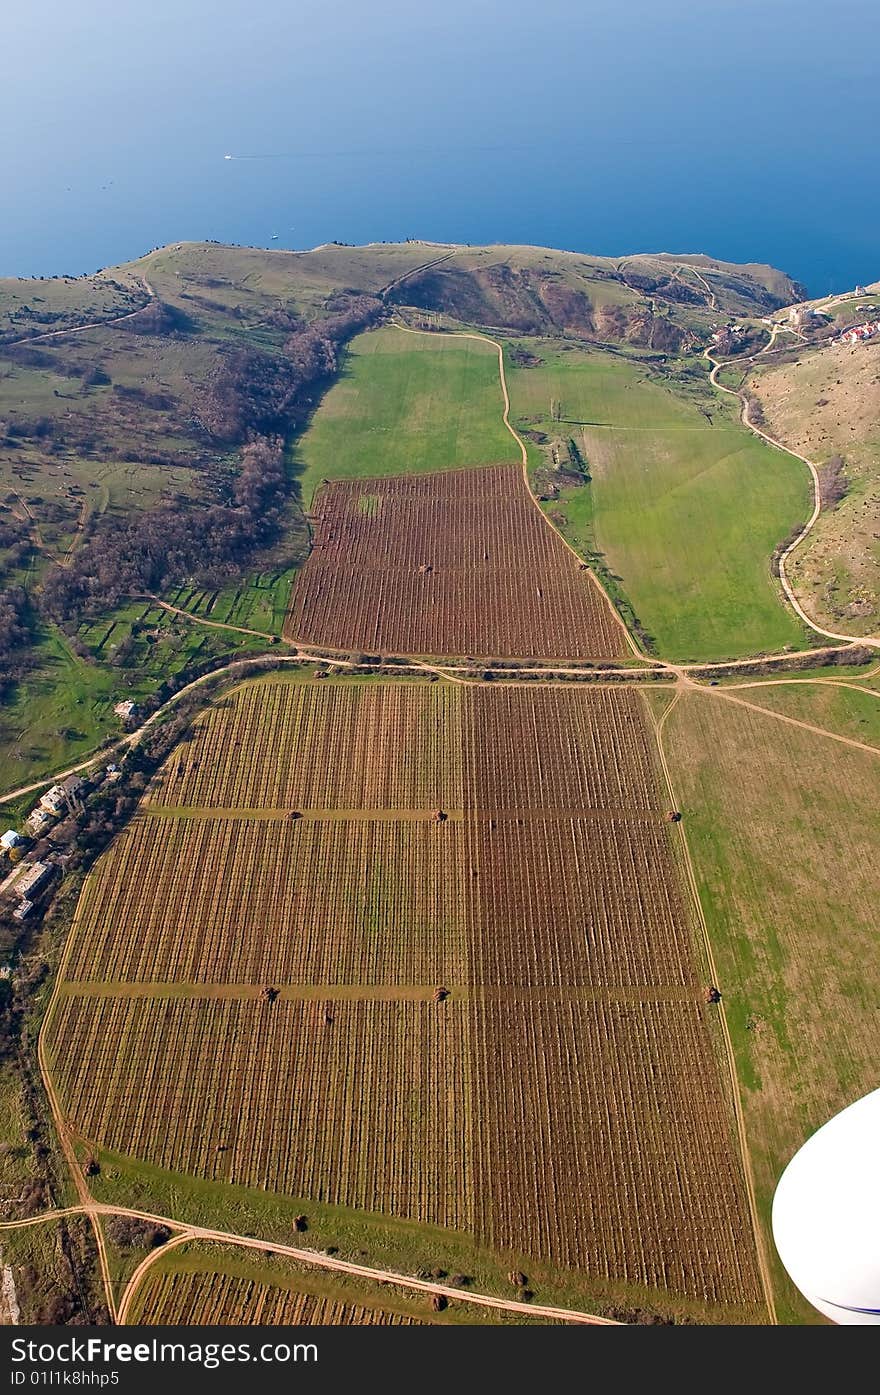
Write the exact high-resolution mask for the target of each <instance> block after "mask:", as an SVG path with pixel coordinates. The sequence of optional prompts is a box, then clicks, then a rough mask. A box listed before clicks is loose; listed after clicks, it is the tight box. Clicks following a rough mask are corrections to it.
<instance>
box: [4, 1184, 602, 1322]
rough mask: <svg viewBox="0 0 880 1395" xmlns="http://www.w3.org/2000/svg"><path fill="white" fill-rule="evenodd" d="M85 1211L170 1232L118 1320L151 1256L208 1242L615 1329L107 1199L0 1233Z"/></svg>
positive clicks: (594, 1317) (594, 1318)
mask: <svg viewBox="0 0 880 1395" xmlns="http://www.w3.org/2000/svg"><path fill="white" fill-rule="evenodd" d="M82 1215H88V1216H90V1217H92V1218H100V1217H103V1216H129V1217H131V1218H132V1219H133V1220H139V1221H146V1222H148V1223H150V1224H152V1225H161V1226H165V1227H167V1228H168V1229H169V1230H170V1231H172V1232H174V1233H173V1235H172V1238H171V1239H170V1240H169V1241H168V1242H167V1243H166V1244H165V1245H162V1246H159V1247H158V1248H156V1249H155V1250H152V1251H151V1252H150V1254H149V1255H147V1257H146V1259H144V1260H143V1261H142V1262H141V1263H140V1264H139V1265H138V1267H137V1269H136V1270H135V1271H134V1273H133V1274H132V1276H131V1278H130V1279H129V1281H128V1283H127V1285H126V1287H125V1290H124V1292H123V1294H122V1297H121V1299H120V1302H119V1304H118V1306H115V1308H114V1320H115V1321H116V1322H118V1323H119V1324H122V1323H125V1322H126V1321H127V1320H128V1317H129V1313H130V1311H131V1304H132V1300H133V1298H134V1296H135V1293H136V1292H137V1289H138V1287H139V1286H140V1282H141V1280H142V1278H143V1276H144V1274H146V1273H147V1272H148V1271H149V1269H150V1268H151V1267H152V1265H153V1264H154V1263H155V1262H156V1260H158V1259H160V1258H161V1256H162V1255H163V1254H166V1253H167V1251H168V1250H169V1249H170V1248H172V1247H174V1246H176V1245H184V1244H187V1243H189V1242H190V1241H193V1240H207V1241H211V1242H213V1243H216V1244H220V1245H229V1246H234V1247H236V1248H238V1249H244V1250H259V1251H260V1252H261V1253H265V1252H266V1251H269V1252H270V1253H272V1254H278V1255H282V1256H284V1257H285V1258H288V1259H295V1260H297V1261H298V1262H299V1263H301V1264H308V1265H311V1266H312V1267H313V1268H317V1269H327V1270H332V1271H334V1272H335V1273H337V1274H351V1275H353V1276H354V1277H355V1278H358V1279H369V1280H371V1281H373V1282H374V1283H379V1284H393V1285H394V1286H395V1287H398V1288H407V1289H415V1290H416V1291H417V1292H419V1293H431V1294H435V1293H436V1294H441V1295H442V1296H443V1297H444V1298H447V1299H450V1300H453V1301H455V1302H456V1303H472V1304H475V1305H476V1306H477V1307H481V1308H494V1309H496V1310H498V1311H502V1312H507V1313H522V1314H524V1315H526V1316H530V1317H546V1318H550V1319H556V1320H558V1321H561V1322H566V1323H579V1324H583V1325H586V1326H591V1327H619V1326H621V1324H620V1323H619V1322H616V1321H615V1320H614V1319H613V1318H606V1317H600V1316H599V1315H598V1314H595V1313H585V1312H582V1311H581V1310H580V1309H577V1308H558V1307H555V1306H552V1305H550V1304H544V1303H522V1302H520V1301H518V1300H517V1299H513V1298H497V1297H496V1296H495V1295H494V1294H490V1293H475V1292H473V1291H471V1290H470V1289H462V1288H453V1287H451V1286H450V1285H449V1284H441V1283H435V1282H433V1281H432V1280H428V1279H417V1278H416V1277H415V1276H414V1275H412V1274H399V1273H396V1272H395V1271H393V1270H388V1269H373V1268H370V1267H369V1266H368V1265H365V1264H355V1263H354V1262H352V1261H350V1260H347V1259H340V1258H339V1257H338V1256H337V1255H328V1254H323V1253H322V1252H321V1251H320V1250H307V1249H302V1248H300V1247H298V1246H295V1245H282V1244H279V1243H278V1242H276V1241H273V1240H258V1239H256V1238H255V1237H254V1236H251V1235H234V1234H231V1233H230V1232H229V1231H225V1230H213V1229H211V1228H210V1227H208V1226H201V1225H190V1224H189V1223H188V1222H186V1221H179V1220H175V1219H174V1218H173V1217H171V1216H160V1215H156V1214H155V1213H154V1212H151V1211H138V1210H135V1209H134V1208H133V1207H128V1206H111V1205H109V1204H107V1203H106V1202H101V1201H94V1200H93V1199H91V1198H90V1199H89V1204H88V1205H84V1204H83V1205H79V1206H67V1207H64V1208H62V1209H59V1210H55V1211H45V1212H43V1213H42V1214H41V1215H39V1216H31V1217H29V1218H28V1219H27V1220H24V1221H6V1222H3V1223H0V1234H2V1232H3V1231H4V1230H23V1229H24V1228H25V1227H27V1226H34V1225H44V1224H45V1223H46V1222H49V1221H53V1220H58V1219H60V1218H61V1217H63V1216H82Z"/></svg>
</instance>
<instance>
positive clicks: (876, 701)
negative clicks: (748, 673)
mask: <svg viewBox="0 0 880 1395" xmlns="http://www.w3.org/2000/svg"><path fill="white" fill-rule="evenodd" d="M741 681H742V680H741ZM847 682H858V678H855V679H850V680H847ZM734 691H735V692H736V696H737V697H741V698H744V699H746V701H748V702H754V703H756V704H757V706H758V707H766V708H767V709H768V710H770V711H772V712H779V713H781V714H782V715H783V716H785V717H794V718H795V719H796V720H797V721H800V722H809V723H810V724H811V725H812V726H814V727H825V728H827V730H828V731H831V732H835V733H836V734H837V735H839V736H846V737H848V738H849V739H850V740H851V741H861V742H864V744H865V745H867V746H876V747H877V748H878V751H880V692H868V691H865V690H863V689H862V688H853V687H848V686H845V685H844V684H843V683H839V682H810V681H806V682H805V681H804V680H803V679H801V680H800V681H796V680H795V679H791V680H789V681H788V682H783V681H777V682H774V683H771V684H769V685H766V686H765V685H764V684H762V685H761V686H760V687H756V688H752V687H746V688H743V689H741V690H734ZM878 776H880V770H878Z"/></svg>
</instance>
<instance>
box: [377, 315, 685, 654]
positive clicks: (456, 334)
mask: <svg viewBox="0 0 880 1395" xmlns="http://www.w3.org/2000/svg"><path fill="white" fill-rule="evenodd" d="M391 325H392V327H393V328H394V329H399V330H402V331H403V333H405V334H427V335H432V334H433V331H432V330H425V329H412V328H411V326H410V325H405V324H401V323H400V321H399V320H392V321H391ZM446 337H448V338H450V339H473V340H475V341H476V342H477V343H478V344H489V345H490V346H491V348H493V349H494V350H495V352H496V353H497V355H498V378H499V382H500V384H501V396H502V399H503V402H504V410H503V411H502V413H501V420H502V421H503V423H504V426H505V428H506V430H507V431H509V432H510V435H511V436H512V437H513V439H514V441H515V442H516V446H517V449H518V450H519V455H520V465H521V467H522V477H523V483H524V484H525V487H526V493H527V494H528V496H529V499H530V500H531V501H532V504H533V505H534V506H535V508H536V509H537V511H538V513H539V514H540V516H541V520H542V522H543V523H544V525H545V527H547V528H550V529H552V530H553V532H554V533H555V534H556V536H557V537H558V538H559V539H560V540H561V542H562V543H563V545H564V546H565V548H566V549H567V550H568V551H569V552H570V553H571V555H572V557H574V559H575V561H576V562H577V564H578V566H579V567H584V559H583V557H581V555H580V553H579V552H578V551H577V550H576V549H575V548H574V547H572V545H571V543H570V542H569V541H568V538H567V537H566V536H565V534H564V533H563V532H562V530H561V529H560V528H557V526H556V524H555V523H554V522H553V520H552V518H548V516H547V514H546V513H545V512H544V510H543V509H542V508H541V505H540V503H539V502H538V500H537V498H536V497H535V493H534V490H533V489H532V483H531V480H530V479H529V455H528V450H527V448H526V443H525V441H524V440H523V439H522V437H521V436H520V434H519V432H518V431H517V430H516V428H515V427H514V426H513V424H512V423H511V420H510V393H509V391H508V387H507V375H506V373H505V371H504V345H503V344H501V343H500V341H499V340H497V339H492V338H490V337H489V335H488V334H477V333H476V332H475V331H472V330H448V331H446ZM585 570H586V573H587V576H588V577H589V578H590V581H591V583H592V584H593V585H594V586H595V587H596V590H597V591H598V592H599V594H600V596H601V597H602V600H603V601H604V603H605V604H606V606H607V607H608V609H609V611H610V613H611V615H612V616H613V617H614V620H615V622H616V624H617V625H618V626H619V627H620V630H621V632H622V634H623V637H624V640H625V641H626V646H627V648H628V649H629V650H630V652H631V653H633V654H634V655H635V656H636V658H638V659H641V660H642V661H643V662H644V663H649V664H653V663H659V662H660V660H655V659H652V658H651V657H650V655H647V654H643V653H642V651H641V650H640V649H639V647H638V645H637V644H636V642H635V640H634V639H633V636H632V635H631V634H630V632H629V630H628V629H627V627H626V625H625V624H624V622H623V620H622V619H621V617H620V615H619V614H618V612H617V608H616V607H615V606H613V605H612V604H611V601H610V599H609V597H608V594H607V592H606V591H605V588H604V587H603V586H602V584H601V583H600V581H599V578H598V577H597V576H596V573H595V572H594V571H593V568H592V567H590V566H587V567H586V568H585Z"/></svg>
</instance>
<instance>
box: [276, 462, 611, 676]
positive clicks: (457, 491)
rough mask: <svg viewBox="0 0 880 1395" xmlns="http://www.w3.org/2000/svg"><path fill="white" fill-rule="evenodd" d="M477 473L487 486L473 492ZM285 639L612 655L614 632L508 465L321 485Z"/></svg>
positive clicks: (590, 584)
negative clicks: (310, 541)
mask: <svg viewBox="0 0 880 1395" xmlns="http://www.w3.org/2000/svg"><path fill="white" fill-rule="evenodd" d="M480 474H484V475H486V476H487V477H488V479H487V481H486V483H487V485H489V486H491V487H487V488H481V487H479V486H478V487H477V488H476V489H475V488H474V485H473V482H472V479H470V478H469V477H470V476H473V475H480ZM316 520H317V524H318V531H317V538H316V540H315V545H314V547H313V550H312V552H311V554H310V556H309V559H308V561H307V563H306V565H305V567H304V568H303V571H302V572H301V573H300V575H299V577H298V579H297V582H296V584H295V586H294V591H293V596H292V600H291V609H290V614H289V616H288V620H287V625H286V631H287V633H289V634H290V635H291V636H292V637H293V638H294V639H301V640H304V641H308V642H311V643H315V644H325V645H329V646H331V647H333V648H340V649H346V648H349V649H379V650H384V651H386V652H390V653H407V654H453V655H463V654H475V655H485V656H490V655H504V656H511V657H515V656H519V657H523V658H525V657H529V656H532V657H546V658H572V659H574V658H600V657H605V658H612V657H614V656H615V655H618V654H620V653H621V652H622V644H623V640H622V632H621V629H620V626H619V625H618V624H617V622H616V620H615V619H614V616H613V612H612V610H611V607H610V605H609V603H608V601H607V599H606V597H605V596H604V595H603V593H602V592H601V591H600V589H599V587H598V586H597V585H596V583H595V582H594V580H593V579H592V577H591V575H590V574H589V573H588V572H586V571H585V570H583V569H581V568H580V567H579V564H578V562H577V560H576V559H575V558H574V557H573V556H572V554H571V553H570V552H569V551H568V549H567V547H566V546H565V544H564V543H563V542H562V540H561V539H560V538H559V536H558V535H557V534H556V533H555V532H554V530H553V529H552V528H551V527H550V526H549V525H548V524H547V522H546V521H545V520H544V519H543V518H542V517H541V515H540V513H539V511H538V510H537V509H536V508H535V506H534V503H533V501H532V500H531V499H530V498H529V494H528V491H527V489H526V486H525V482H524V480H523V478H522V473H521V471H520V470H519V469H517V468H516V467H492V468H491V469H489V470H485V471H448V472H443V473H442V474H439V475H434V476H430V475H429V476H423V477H421V479H418V480H410V481H408V482H407V486H406V488H405V489H402V488H401V487H400V483H399V481H398V480H397V479H387V480H370V481H367V482H357V483H354V482H352V481H340V482H336V483H333V484H329V485H326V486H325V487H324V488H323V489H322V490H321V493H320V496H319V500H318V506H317V509H316Z"/></svg>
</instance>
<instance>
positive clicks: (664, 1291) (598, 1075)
mask: <svg viewBox="0 0 880 1395" xmlns="http://www.w3.org/2000/svg"><path fill="white" fill-rule="evenodd" d="M376 752H378V753H379V754H378V759H377V758H376ZM180 766H182V771H179V770H178V767H180ZM438 791H441V792H442V794H438ZM666 798H667V797H666V796H665V795H664V793H663V788H662V785H661V784H660V781H659V776H658V772H657V769H656V767H655V760H654V753H653V750H652V746H651V739H650V736H649V727H648V726H647V716H646V708H645V706H644V704H643V699H642V698H641V696H640V695H639V694H638V693H636V692H634V691H632V690H625V689H624V690H621V689H611V688H607V689H601V688H590V689H584V688H574V687H571V688H533V687H529V686H526V685H523V686H519V687H518V686H516V685H502V684H498V683H493V684H491V685H490V684H486V685H483V686H480V687H476V686H474V687H462V686H460V685H445V684H437V683H430V682H427V681H425V682H407V683H404V682H397V683H395V682H385V681H382V682H376V683H372V684H360V685H357V684H349V683H346V682H335V683H327V682H324V681H321V682H314V681H312V682H299V683H294V682H290V681H288V682H284V681H283V680H281V681H280V680H278V679H269V680H266V681H262V682H259V683H254V684H248V685H244V686H242V687H241V688H240V689H238V690H236V691H235V692H233V693H232V694H231V695H230V696H229V697H228V698H227V699H226V700H225V701H224V702H223V703H222V704H221V705H219V706H218V707H217V708H216V709H215V710H214V711H212V712H210V713H208V714H206V715H205V716H204V717H203V718H200V719H199V721H198V722H197V723H196V725H195V730H194V732H193V736H192V739H191V740H190V741H189V742H188V743H185V744H184V745H182V746H181V748H180V749H179V751H178V752H175V753H174V754H173V755H172V756H171V757H170V759H169V761H168V762H167V764H166V766H165V769H164V770H163V772H162V773H161V774H160V777H159V779H158V781H157V782H156V784H155V785H154V786H153V788H152V790H151V791H150V792H149V796H148V800H147V802H146V804H145V808H144V811H143V812H142V814H141V816H140V817H139V818H138V819H137V820H136V821H135V822H134V823H133V824H132V826H131V827H130V828H129V829H128V830H127V831H126V832H125V833H124V834H123V835H122V836H121V837H120V838H119V839H117V840H116V842H115V844H114V845H113V847H112V848H111V849H110V850H109V851H108V852H107V853H106V854H105V855H104V857H103V858H102V859H101V860H100V862H99V863H98V865H97V867H96V868H95V870H94V871H93V872H92V874H91V875H90V877H89V879H88V881H87V883H86V887H85V890H84V893H83V896H82V900H81V903H80V907H79V910H78V914H77V921H76V925H75V929H74V933H73V938H72V941H71V948H70V953H69V959H68V963H67V965H66V967H65V971H64V977H63V981H62V984H61V989H60V992H59V995H58V997H57V998H56V1000H55V1004H54V1006H53V1008H52V1010H51V1012H50V1014H49V1018H48V1021H47V1028H46V1031H47V1040H46V1045H47V1050H48V1054H49V1059H50V1064H51V1068H52V1071H53V1074H54V1076H55V1078H56V1080H57V1083H58V1086H59V1089H60V1093H61V1096H62V1099H63V1101H64V1103H65V1107H66V1109H67V1111H68V1113H69V1115H70V1118H71V1121H72V1124H73V1127H74V1129H75V1130H76V1132H77V1133H78V1134H79V1135H80V1136H81V1137H82V1139H83V1140H84V1143H85V1144H87V1145H88V1146H90V1147H92V1148H95V1149H100V1148H101V1147H104V1148H107V1149H108V1150H111V1151H113V1152H116V1153H122V1154H127V1155H130V1156H133V1157H135V1158H139V1159H143V1160H144V1161H146V1162H149V1163H152V1164H154V1165H157V1166H159V1167H162V1168H165V1169H168V1170H169V1171H176V1172H186V1173H190V1174H192V1175H193V1176H195V1177H201V1178H205V1179H208V1180H209V1181H211V1182H212V1183H223V1182H232V1183H240V1184H243V1185H247V1186H251V1187H258V1188H264V1189H266V1190H268V1191H273V1192H282V1193H284V1194H286V1195H293V1196H298V1197H303V1198H308V1197H312V1198H314V1199H315V1200H316V1201H319V1202H323V1203H327V1202H329V1203H332V1204H334V1205H338V1206H341V1207H346V1208H352V1209H354V1210H360V1211H370V1212H374V1213H377V1212H378V1213H385V1214H387V1215H390V1216H394V1217H396V1218H399V1219H401V1220H404V1221H412V1222H417V1223H418V1222H420V1223H424V1224H426V1225H436V1226H444V1227H449V1228H452V1229H455V1230H456V1231H458V1232H465V1233H469V1234H472V1235H473V1236H474V1238H475V1240H477V1241H478V1242H480V1243H482V1244H484V1245H487V1246H490V1247H492V1248H493V1250H494V1251H496V1252H500V1253H501V1254H507V1255H515V1256H516V1255H519V1256H523V1257H525V1258H528V1257H531V1258H532V1259H533V1260H534V1261H535V1263H536V1264H537V1263H540V1264H541V1265H543V1266H546V1272H551V1271H552V1272H557V1273H560V1272H564V1273H566V1274H568V1275H570V1276H575V1281H576V1282H577V1283H578V1284H582V1285H583V1286H584V1288H583V1292H584V1293H585V1294H595V1293H597V1292H598V1293H599V1294H602V1293H605V1294H608V1295H609V1296H611V1297H613V1298H614V1299H615V1301H618V1302H620V1301H625V1302H626V1303H628V1304H630V1305H632V1304H634V1303H635V1304H636V1305H637V1306H642V1307H647V1308H649V1309H650V1308H653V1309H654V1310H656V1311H657V1312H659V1313H661V1314H662V1313H669V1312H670V1311H672V1312H679V1311H681V1308H680V1305H681V1304H684V1305H686V1311H688V1312H691V1313H695V1314H697V1315H699V1316H708V1317H710V1318H711V1316H712V1315H713V1314H714V1315H715V1316H716V1318H717V1319H720V1320H725V1321H727V1320H741V1321H755V1320H758V1321H760V1320H761V1319H762V1316H766V1314H764V1312H763V1308H762V1297H761V1288H760V1282H759V1278H758V1270H757V1261H756V1253H755V1244H754V1238H753V1235H752V1231H751V1225H750V1217H749V1209H748V1205H747V1200H746V1192H745V1185H744V1180H743V1175H742V1165H741V1160H740V1156H739V1153H738V1149H737V1144H736V1133H735V1128H734V1120H733V1112H732V1106H731V1102H730V1099H729V1095H728V1087H727V1083H726V1077H725V1075H724V1073H723V1070H722V1067H721V1064H720V1061H721V1053H720V1044H719V1034H718V1024H717V1022H716V1021H715V1014H716V1013H717V1011H718V1009H717V1008H716V1007H714V1006H712V1005H707V1004H706V1003H705V1001H704V991H705V984H706V978H705V974H706V970H705V968H704V966H703V963H702V959H701V957H700V950H699V940H698V936H697V934H696V925H695V915H694V910H693V907H692V905H691V902H690V900H689V898H688V895H687V892H686V889H685V883H684V879H683V876H682V873H681V868H680V866H679V861H678V856H679V852H678V836H677V833H675V830H674V827H673V826H672V825H670V824H669V823H668V821H667V814H668V810H667V809H666V807H665V802H666ZM445 800H448V801H449V802H448V804H447V805H446V806H445V807H444V802H443V801H445ZM294 802H295V803H296V805H297V812H298V814H299V815H300V816H299V817H298V818H295V819H292V818H290V814H289V810H287V809H286V808H285V807H284V806H285V805H286V804H288V803H291V804H292V803H294ZM438 810H442V813H443V814H444V817H442V818H437V816H436V815H437V812H438ZM267 986H271V987H272V988H273V990H274V992H273V994H271V995H268V996H267V994H266V991H265V990H266V988H267ZM437 1243H438V1242H437V1241H436V1238H435V1239H434V1240H432V1241H431V1244H432V1246H434V1247H435V1249H436V1246H437ZM438 1258H439V1259H441V1260H442V1255H439V1256H436V1255H435V1260H434V1262H437V1259H438ZM517 1267H518V1266H517ZM584 1301H585V1302H587V1301H588V1299H587V1298H585V1300H584ZM687 1305H690V1306H687Z"/></svg>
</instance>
